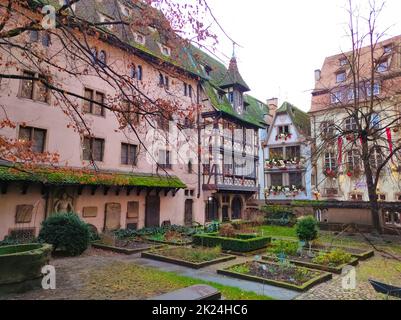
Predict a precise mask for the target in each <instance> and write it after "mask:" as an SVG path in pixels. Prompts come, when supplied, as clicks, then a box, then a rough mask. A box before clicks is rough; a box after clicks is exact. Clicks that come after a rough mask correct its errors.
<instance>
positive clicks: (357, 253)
mask: <svg viewBox="0 0 401 320" xmlns="http://www.w3.org/2000/svg"><path fill="white" fill-rule="evenodd" d="M329 249H340V250H344V251H345V252H348V253H349V254H351V256H353V257H354V258H357V259H358V260H359V261H364V260H367V259H370V258H372V257H373V256H374V255H375V252H374V250H363V249H358V248H350V247H343V246H326V245H322V246H315V247H312V250H313V251H315V252H316V251H321V250H329Z"/></svg>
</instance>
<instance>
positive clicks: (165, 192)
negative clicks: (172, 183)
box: [164, 189, 171, 197]
mask: <svg viewBox="0 0 401 320" xmlns="http://www.w3.org/2000/svg"><path fill="white" fill-rule="evenodd" d="M170 191H171V189H166V190H164V196H165V197H167V195H168V193H169V192H170Z"/></svg>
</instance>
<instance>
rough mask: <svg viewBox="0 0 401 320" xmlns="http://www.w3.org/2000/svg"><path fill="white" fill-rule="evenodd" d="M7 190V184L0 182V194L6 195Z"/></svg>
mask: <svg viewBox="0 0 401 320" xmlns="http://www.w3.org/2000/svg"><path fill="white" fill-rule="evenodd" d="M7 190H8V182H2V183H1V193H2V194H6V193H7Z"/></svg>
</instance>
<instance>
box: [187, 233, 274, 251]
mask: <svg viewBox="0 0 401 320" xmlns="http://www.w3.org/2000/svg"><path fill="white" fill-rule="evenodd" d="M193 239H194V244H195V245H197V246H203V247H216V246H220V247H221V248H222V249H223V250H224V251H228V252H233V253H247V252H248V253H249V252H253V251H257V250H260V249H263V248H266V247H267V245H268V244H269V243H270V241H271V238H270V237H260V236H257V235H250V234H237V235H235V236H234V237H222V236H220V235H219V234H218V233H207V234H198V235H194V236H193Z"/></svg>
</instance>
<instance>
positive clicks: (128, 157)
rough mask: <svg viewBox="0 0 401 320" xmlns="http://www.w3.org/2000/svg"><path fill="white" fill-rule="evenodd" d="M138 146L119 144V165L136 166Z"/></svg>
mask: <svg viewBox="0 0 401 320" xmlns="http://www.w3.org/2000/svg"><path fill="white" fill-rule="evenodd" d="M137 149H138V146H137V145H134V144H128V143H122V144H121V164H124V165H136V163H137Z"/></svg>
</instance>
